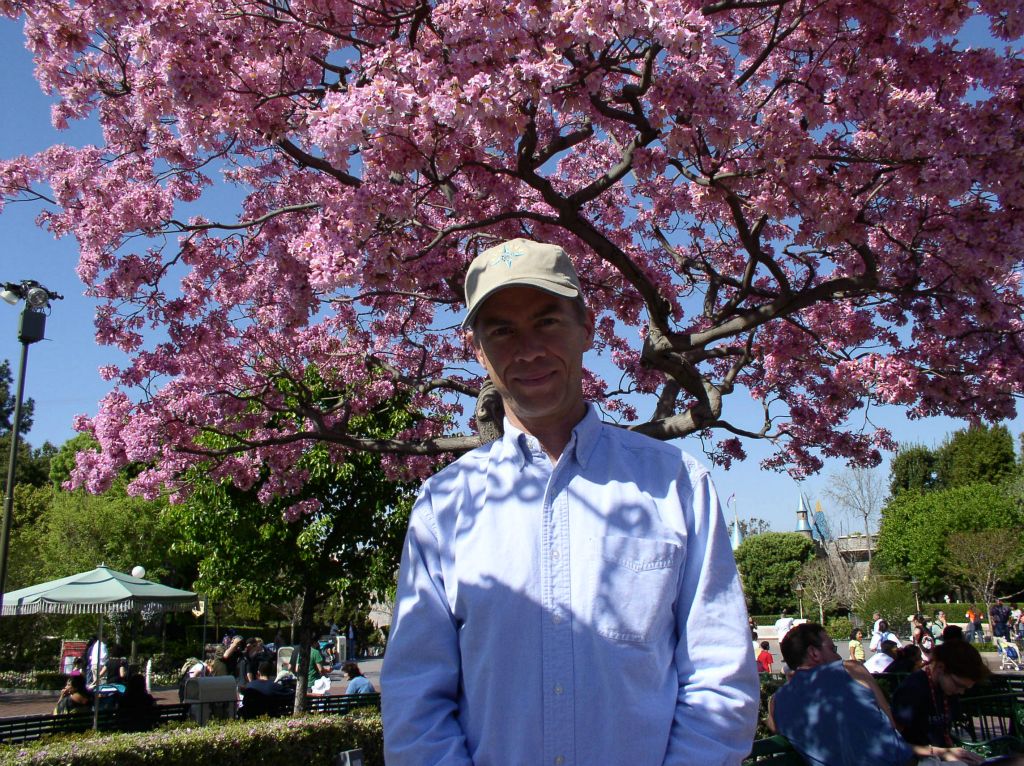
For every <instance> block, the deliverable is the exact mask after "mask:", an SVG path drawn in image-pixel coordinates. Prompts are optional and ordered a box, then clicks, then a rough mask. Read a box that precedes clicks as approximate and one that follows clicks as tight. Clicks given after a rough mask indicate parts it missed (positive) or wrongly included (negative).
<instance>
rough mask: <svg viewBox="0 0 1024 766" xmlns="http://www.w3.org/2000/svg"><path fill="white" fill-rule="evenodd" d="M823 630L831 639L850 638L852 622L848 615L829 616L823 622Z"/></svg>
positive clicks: (844, 639)
mask: <svg viewBox="0 0 1024 766" xmlns="http://www.w3.org/2000/svg"><path fill="white" fill-rule="evenodd" d="M825 630H826V631H827V632H828V634H829V636H830V637H831V638H832V640H833V641H837V640H843V641H846V640H848V639H849V638H850V632H851V631H852V630H853V622H851V620H850V618H849V617H829V618H828V620H827V621H826V622H825Z"/></svg>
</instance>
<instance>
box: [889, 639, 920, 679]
mask: <svg viewBox="0 0 1024 766" xmlns="http://www.w3.org/2000/svg"><path fill="white" fill-rule="evenodd" d="M923 665H924V656H923V653H922V652H921V647H920V646H918V645H917V644H906V645H905V646H901V647H900V648H899V649H897V650H896V659H894V660H893V661H892V663H890V665H889V667H887V668H886V669H885V672H886V673H913V672H914V671H915V670H919V669H920V668H921V667H922V666H923Z"/></svg>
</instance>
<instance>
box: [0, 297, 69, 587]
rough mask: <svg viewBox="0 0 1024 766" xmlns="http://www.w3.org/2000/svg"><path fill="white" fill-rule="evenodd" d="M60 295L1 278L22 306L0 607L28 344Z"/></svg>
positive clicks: (1, 541) (0, 551)
mask: <svg viewBox="0 0 1024 766" xmlns="http://www.w3.org/2000/svg"><path fill="white" fill-rule="evenodd" d="M63 297H64V296H63V295H60V294H58V293H55V292H53V291H52V290H47V289H46V288H45V287H43V286H42V285H41V284H39V283H38V282H36V281H34V280H31V279H26V280H23V281H21V282H5V283H4V285H3V290H0V298H2V299H3V300H4V301H6V302H7V303H10V304H11V305H12V306H14V305H16V304H17V303H18V301H25V308H24V309H22V311H21V320H20V321H19V323H18V340H19V341H21V364H20V365H19V367H18V391H17V394H16V395H15V399H14V421H13V422H12V423H11V454H10V456H9V457H8V460H7V483H6V485H5V486H4V517H3V526H2V527H0V607H2V606H3V594H4V590H5V586H6V584H7V547H8V544H9V543H10V539H11V524H12V522H13V519H14V469H15V468H16V467H17V464H18V429H20V428H21V403H22V399H23V398H24V395H25V366H26V365H27V364H28V347H29V346H30V345H32V344H33V343H37V342H38V341H41V340H42V339H43V336H44V335H45V333H46V311H47V309H48V308H49V307H50V301H54V300H60V299H61V298H63Z"/></svg>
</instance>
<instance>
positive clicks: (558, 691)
mask: <svg viewBox="0 0 1024 766" xmlns="http://www.w3.org/2000/svg"><path fill="white" fill-rule="evenodd" d="M563 691H564V689H562V685H561V684H555V694H561V693H562V692H563Z"/></svg>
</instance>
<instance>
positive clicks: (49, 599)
mask: <svg viewBox="0 0 1024 766" xmlns="http://www.w3.org/2000/svg"><path fill="white" fill-rule="evenodd" d="M197 598H198V597H197V596H196V594H195V593H192V592H191V591H187V590H179V589H178V588H170V587H168V586H166V585H161V584H160V583H156V582H151V581H149V580H143V579H142V578H141V577H133V576H132V575H129V574H125V573H123V572H117V571H114V570H113V569H110V568H109V567H106V566H98V567H96V568H95V569H93V570H91V571H89V572H81V573H79V574H76V575H71V576H70V577H61V578H60V579H58V580H50V582H44V583H41V584H39V585H32V586H29V587H28V588H21V589H19V590H15V591H11V592H10V593H5V594H4V597H3V599H4V600H3V609H2V610H0V615H2V616H4V617H12V616H17V615H22V614H96V615H99V640H100V641H102V640H103V615H104V614H109V613H110V612H136V611H139V610H141V609H143V608H147V607H148V608H151V609H156V610H157V611H163V612H184V611H188V610H190V609H191V608H192V607H193V606H195V604H196V600H197ZM96 685H97V687H98V686H99V679H98V678H97V679H96ZM97 703H98V701H97ZM98 717H99V704H93V726H94V727H95V726H96V721H97V719H98Z"/></svg>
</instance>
